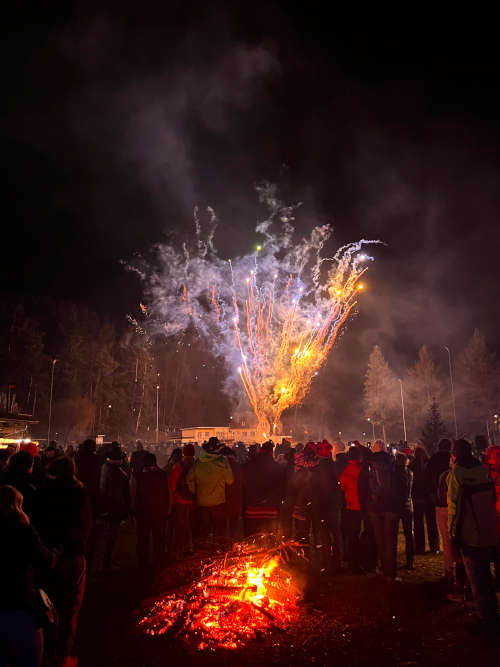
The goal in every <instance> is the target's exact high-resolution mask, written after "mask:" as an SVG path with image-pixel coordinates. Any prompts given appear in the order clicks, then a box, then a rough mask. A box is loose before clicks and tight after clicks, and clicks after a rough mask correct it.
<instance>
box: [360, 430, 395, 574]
mask: <svg viewBox="0 0 500 667" xmlns="http://www.w3.org/2000/svg"><path fill="white" fill-rule="evenodd" d="M368 465H369V467H368V480H367V493H366V509H367V511H368V516H369V520H370V523H371V526H372V529H373V533H374V535H375V540H376V543H377V552H378V558H379V560H380V563H381V569H382V574H383V575H384V577H386V579H387V580H388V581H399V579H397V578H396V554H397V538H398V534H397V528H398V512H399V494H398V484H397V472H396V469H395V465H394V461H393V458H392V456H390V455H389V454H388V453H387V446H386V444H385V442H384V441H383V440H375V442H374V443H373V446H372V456H371V457H370V459H369V464H368Z"/></svg>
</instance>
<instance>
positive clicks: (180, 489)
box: [175, 461, 194, 500]
mask: <svg viewBox="0 0 500 667" xmlns="http://www.w3.org/2000/svg"><path fill="white" fill-rule="evenodd" d="M179 465H180V466H181V468H182V470H181V475H180V477H179V479H178V480H177V486H176V487H175V493H176V494H177V495H178V496H179V497H180V498H182V499H183V500H194V495H193V494H192V493H191V491H190V490H189V486H188V483H187V479H186V478H187V474H188V472H189V469H190V468H191V466H187V465H185V463H184V462H183V461H180V462H179Z"/></svg>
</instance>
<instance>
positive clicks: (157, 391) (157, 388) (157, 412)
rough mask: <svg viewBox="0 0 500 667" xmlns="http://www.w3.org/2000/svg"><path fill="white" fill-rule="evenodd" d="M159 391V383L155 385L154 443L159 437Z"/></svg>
mask: <svg viewBox="0 0 500 667" xmlns="http://www.w3.org/2000/svg"><path fill="white" fill-rule="evenodd" d="M159 392H160V385H159V384H157V385H156V444H158V437H159V432H158V415H159V411H158V398H159Z"/></svg>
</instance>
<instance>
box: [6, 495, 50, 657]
mask: <svg viewBox="0 0 500 667" xmlns="http://www.w3.org/2000/svg"><path fill="white" fill-rule="evenodd" d="M22 504H23V497H22V495H21V494H20V493H19V491H18V490H17V489H16V488H14V487H13V486H8V485H5V486H0V535H1V538H2V548H1V549H0V571H1V572H2V577H1V578H0V664H1V665H11V664H16V665H34V666H38V665H41V664H42V659H43V629H42V619H41V616H40V612H39V604H38V589H39V588H40V585H41V583H42V581H43V578H44V577H45V576H46V575H47V572H48V571H49V569H50V568H51V567H53V566H54V564H55V562H56V554H55V553H53V552H52V551H50V550H49V549H46V548H45V547H44V545H43V544H42V543H41V541H40V538H39V536H38V533H37V532H36V530H35V529H34V528H33V527H32V526H31V523H30V520H29V517H28V515H27V514H26V513H25V512H24V511H23V509H22Z"/></svg>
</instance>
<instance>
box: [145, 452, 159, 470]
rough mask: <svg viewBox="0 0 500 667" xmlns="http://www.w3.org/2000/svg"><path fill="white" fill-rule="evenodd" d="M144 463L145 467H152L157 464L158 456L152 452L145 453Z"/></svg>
mask: <svg viewBox="0 0 500 667" xmlns="http://www.w3.org/2000/svg"><path fill="white" fill-rule="evenodd" d="M143 462H144V463H143V465H144V467H145V468H148V467H152V466H155V465H156V456H155V455H154V454H153V453H152V452H146V453H145V454H144V459H143Z"/></svg>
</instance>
